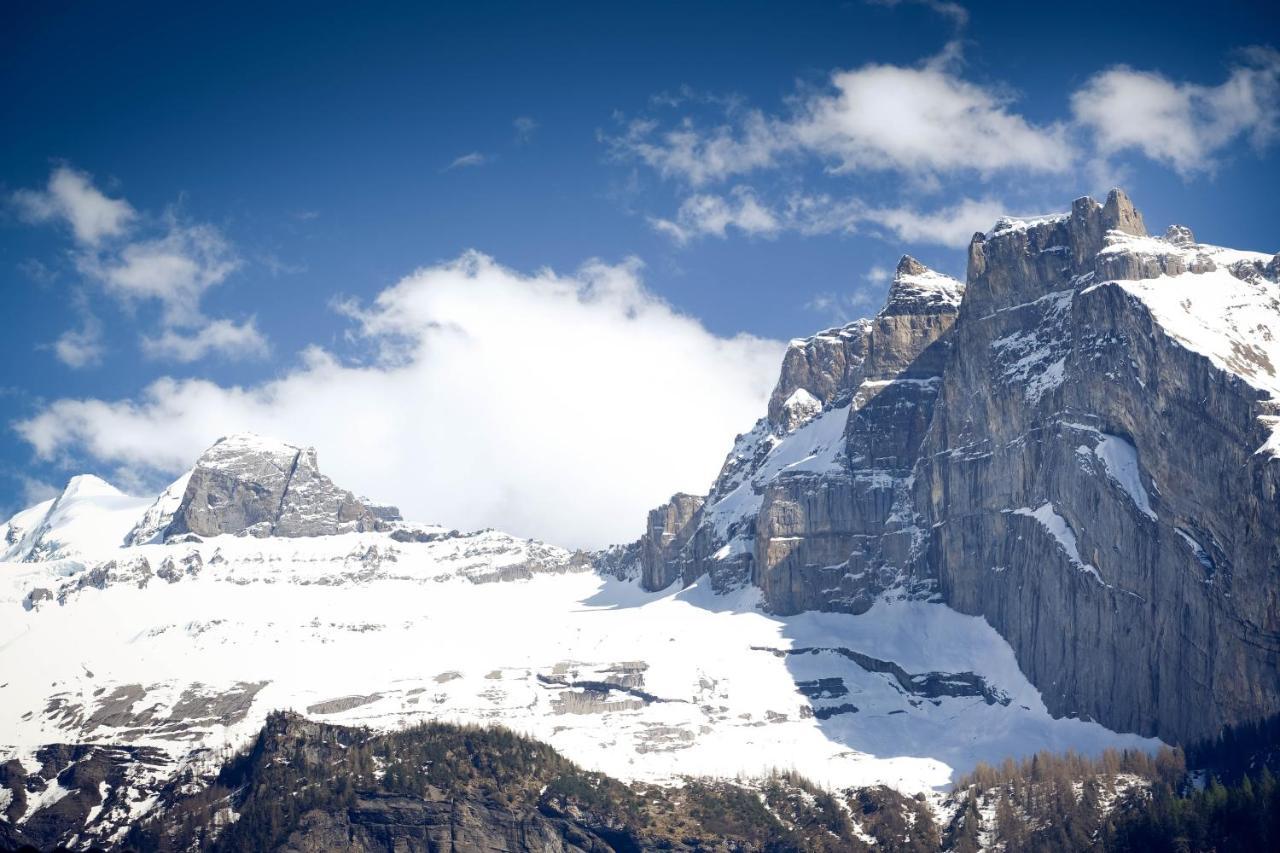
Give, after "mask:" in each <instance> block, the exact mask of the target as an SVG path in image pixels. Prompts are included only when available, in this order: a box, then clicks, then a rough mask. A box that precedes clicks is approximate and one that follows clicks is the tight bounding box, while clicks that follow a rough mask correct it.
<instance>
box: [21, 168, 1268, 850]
mask: <svg viewBox="0 0 1280 853" xmlns="http://www.w3.org/2000/svg"><path fill="white" fill-rule="evenodd" d="M1278 272H1280V261H1278V260H1277V259H1275V258H1269V257H1268V256H1265V255H1256V254H1251V253H1241V252H1233V251H1230V250H1225V249H1217V248H1213V247H1206V246H1201V245H1199V244H1196V243H1195V242H1194V239H1193V238H1192V237H1191V235H1190V232H1189V231H1187V230H1186V229H1173V230H1171V231H1170V232H1169V234H1168V235H1167V237H1166V238H1163V239H1157V238H1151V237H1147V236H1145V229H1143V228H1142V227H1141V218H1140V217H1139V216H1138V214H1137V212H1136V211H1135V210H1133V208H1132V206H1131V205H1129V204H1128V201H1127V199H1126V198H1125V197H1124V196H1123V194H1120V193H1118V192H1117V193H1113V194H1112V196H1111V197H1110V198H1108V200H1107V202H1106V203H1105V204H1098V203H1096V202H1094V201H1092V200H1090V199H1082V200H1080V201H1078V202H1076V204H1075V205H1074V206H1073V210H1072V212H1071V213H1069V214H1065V215H1063V216H1056V217H1046V218H1043V219H1040V220H1034V221H1027V220H1018V221H1014V220H1002V221H1001V222H1000V223H998V224H997V225H996V227H995V229H994V230H993V231H992V232H990V233H988V234H982V235H977V236H975V238H974V242H973V245H972V247H971V249H970V270H969V276H968V282H967V284H962V283H960V282H958V281H956V280H954V279H951V278H949V277H947V276H944V275H941V274H939V273H936V272H933V271H931V270H928V269H927V268H925V267H924V266H923V265H921V264H919V263H918V262H917V261H915V260H913V259H911V258H904V259H903V260H902V262H901V263H900V264H899V267H898V270H897V275H896V276H895V279H894V282H893V285H892V287H891V289H890V293H889V298H888V301H887V303H886V305H885V307H884V308H883V309H882V310H881V311H880V312H879V313H878V314H877V315H876V316H875V317H874V318H871V319H867V320H860V321H858V322H856V323H853V324H850V325H848V326H845V327H842V328H839V329H832V330H827V331H824V332H821V333H819V334H817V335H815V336H813V337H810V338H806V339H802V340H797V341H794V342H792V344H791V346H790V348H789V349H788V351H787V353H786V356H785V358H784V362H783V365H782V371H781V376H780V379H779V383H778V386H777V388H776V389H775V392H774V394H773V397H772V399H771V401H770V403H769V408H768V412H767V413H766V416H765V417H764V418H762V419H761V420H760V422H759V423H757V424H756V425H755V427H754V428H753V429H751V430H750V431H749V432H747V433H745V434H744V435H742V436H739V437H738V439H737V441H736V443H735V445H734V447H733V450H732V451H731V453H730V455H729V457H728V459H727V460H726V462H725V464H724V467H723V470H722V472H721V474H720V476H719V477H718V478H717V480H716V482H715V483H714V484H713V486H712V487H711V489H710V491H709V493H708V495H706V496H690V495H677V496H675V497H674V498H673V499H672V500H671V502H670V503H668V504H666V505H664V506H663V507H661V508H659V509H658V510H655V511H654V512H653V513H651V514H650V516H649V519H648V526H647V529H646V532H645V534H644V535H643V537H642V538H641V539H640V540H639V541H637V542H636V543H634V544H632V545H629V546H625V547H620V548H616V549H612V550H610V551H608V552H605V553H601V554H590V555H588V554H583V553H575V552H570V551H568V550H566V549H563V548H558V547H555V546H553V545H549V544H545V543H542V542H539V541H536V540H526V539H518V538H515V537H512V536H508V535H506V534H503V533H500V532H496V531H479V532H473V533H460V532H458V531H454V530H448V529H446V528H444V527H439V526H432V525H423V524H414V523H409V522H406V521H404V520H402V519H400V517H399V513H398V512H397V511H396V510H395V509H394V508H391V507H382V506H378V505H375V504H372V503H370V502H368V501H366V500H363V499H360V498H357V497H355V496H353V495H352V494H351V493H350V492H347V491H345V490H343V489H341V488H340V487H339V486H337V485H335V484H334V483H332V482H331V481H330V480H329V479H328V478H327V477H325V476H324V475H323V474H321V473H320V469H319V463H318V459H317V456H316V453H315V451H314V450H312V449H309V448H300V447H295V446H292V445H288V444H285V443H282V442H279V441H275V440H271V439H266V438H263V437H258V436H248V435H239V436H229V437H227V438H224V439H222V440H220V441H219V442H218V443H216V444H215V445H213V446H212V447H211V448H210V449H209V450H208V451H206V452H205V454H204V455H202V456H201V458H200V459H199V460H197V461H196V462H195V464H194V466H193V468H192V469H191V471H189V472H187V473H186V474H184V475H183V476H182V477H181V478H179V479H178V480H177V481H175V482H174V483H173V484H172V485H171V486H170V487H169V488H167V489H166V490H165V491H164V492H163V493H162V494H161V495H159V496H158V497H155V498H153V499H136V498H132V497H128V496H126V495H123V494H121V493H120V492H119V491H117V490H115V489H114V488H112V487H111V486H109V485H108V484H106V483H104V482H103V481H101V480H99V479H97V478H93V477H77V478H74V479H73V480H72V481H71V482H70V483H69V484H68V485H67V488H66V489H65V490H64V492H63V493H62V494H61V495H60V496H59V497H57V498H56V499H54V500H52V501H47V502H45V503H42V504H39V505H37V506H35V507H32V508H31V509H28V510H25V511H24V512H22V513H19V514H18V515H16V516H15V517H14V518H13V519H11V520H10V521H9V522H8V523H7V524H6V525H5V526H4V527H3V528H2V529H0V533H2V534H3V543H4V548H5V551H4V560H5V562H3V563H0V613H3V614H4V617H5V618H4V619H0V759H3V758H5V757H6V755H7V756H8V757H10V758H11V760H12V761H14V762H17V764H16V766H14V765H8V766H9V767H10V770H9V771H4V772H0V813H3V814H4V816H5V819H7V820H8V821H10V822H11V823H13V824H16V825H17V826H19V827H31V826H45V827H55V828H56V832H55V831H53V830H50V833H46V834H45V835H44V836H43V837H55V838H56V840H61V841H65V842H68V843H74V844H80V845H82V846H83V845H86V844H88V843H89V842H90V841H93V840H101V841H110V840H112V839H117V838H119V837H120V832H121V830H122V828H123V827H125V826H126V825H127V824H128V823H130V822H131V821H135V820H137V819H138V818H139V817H140V816H142V815H143V814H147V813H149V812H153V811H154V810H156V809H162V808H164V807H165V801H164V800H163V799H161V797H160V793H161V791H162V790H163V789H164V787H165V786H166V785H174V784H177V785H181V786H186V787H188V788H190V787H192V786H199V785H201V784H203V783H204V782H205V781H207V779H208V778H209V774H210V773H212V772H213V771H214V770H215V769H216V766H217V764H218V763H219V761H220V760H221V758H223V757H224V756H225V755H226V753H227V750H229V749H234V748H237V747H239V746H241V745H243V744H244V743H245V742H246V741H247V740H248V739H249V738H250V737H251V736H252V735H253V733H255V732H256V731H257V730H258V729H259V728H260V727H261V725H262V724H263V721H264V720H265V719H266V718H267V715H268V714H269V713H270V712H271V711H273V710H276V709H292V710H294V711H297V712H300V713H302V714H305V715H308V716H311V717H314V718H316V719H321V720H325V721H331V722H337V723H343V724H358V725H367V726H370V727H373V728H375V729H394V728H397V727H399V726H402V725H404V724H406V723H409V722H413V721H416V720H421V719H424V718H432V719H444V720H450V721H476V722H497V723H502V724H504V725H507V726H510V727H512V728H515V729H517V730H519V731H522V732H524V733H527V734H530V735H532V736H534V737H536V738H538V739H539V740H543V741H546V742H548V743H550V744H551V745H553V746H555V747H556V748H557V749H558V750H560V751H561V752H562V753H563V754H564V755H566V756H567V757H569V758H570V759H573V760H574V761H576V762H578V763H580V764H582V765H584V766H586V767H588V768H592V769H599V770H603V771H606V772H608V773H609V774H611V775H613V776H615V777H618V778H621V779H624V780H664V781H665V780H673V779H677V778H679V777H681V776H683V775H711V776H722V777H732V776H736V775H739V774H746V775H753V774H760V773H763V772H765V771H767V770H769V769H770V768H774V767H791V768H795V769H797V770H799V771H800V772H801V773H803V774H805V775H806V776H809V777H811V778H813V779H815V780H817V781H818V782H820V783H822V784H828V785H832V786H841V787H846V786H866V785H872V784H886V785H890V786H892V787H895V788H897V789H898V790H900V791H902V792H904V793H915V792H917V791H931V790H934V789H936V788H939V787H941V786H945V785H946V784H947V783H948V782H949V781H950V780H951V779H953V778H954V776H955V775H956V774H958V773H962V772H965V771H967V770H969V769H970V768H972V767H973V766H974V765H975V764H976V763H977V762H978V761H980V760H986V761H990V762H998V761H999V760H1001V759H1003V758H1005V757H1006V756H1021V755H1028V754H1030V753H1034V752H1036V751H1039V750H1042V749H1050V750H1065V749H1067V748H1075V749H1078V750H1081V751H1084V752H1087V753H1097V752H1099V751H1100V750H1102V749H1103V748H1105V747H1108V746H1120V747H1135V748H1153V747H1154V746H1155V745H1157V744H1158V741H1156V740H1154V739H1153V738H1152V737H1151V736H1152V735H1161V736H1164V737H1166V738H1180V737H1183V736H1186V735H1189V734H1193V733H1198V732H1203V731H1211V730H1214V729H1215V728H1216V727H1217V726H1218V725H1220V724H1221V723H1223V722H1231V721H1236V720H1241V719H1250V718H1252V717H1254V716H1258V715H1261V714H1264V713H1270V712H1274V711H1275V710H1277V708H1280V698H1278V697H1277V689H1278V688H1277V686H1276V685H1277V683H1278V680H1277V678H1276V672H1275V669H1276V667H1277V666H1278V665H1280V664H1278V663H1277V660H1278V656H1277V651H1276V649H1277V643H1278V642H1280V640H1278V639H1277V638H1280V625H1277V619H1280V617H1277V615H1276V614H1277V613H1278V612H1280V608H1277V607H1276V600H1277V588H1278V586H1280V585H1278V584H1277V583H1276V579H1275V577H1274V566H1275V564H1276V553H1275V548H1276V542H1277V541H1280V536H1277V535H1276V534H1277V532H1280V531H1278V529H1277V528H1280V521H1278V519H1280V509H1278V507H1277V504H1276V500H1275V496H1276V494H1277V492H1276V489H1275V485H1276V476H1277V468H1276V463H1275V461H1274V460H1275V458H1276V450H1275V448H1276V447H1280V442H1277V441H1276V440H1274V439H1273V438H1272V437H1271V436H1272V428H1273V427H1274V426H1275V425H1276V424H1277V423H1280V409H1277V407H1276V403H1275V402H1273V395H1274V394H1275V393H1276V392H1277V390H1280V389H1278V388H1277V387H1276V383H1277V381H1278V380H1276V378H1275V373H1274V369H1273V368H1272V365H1274V364H1277V363H1280V352H1275V351H1274V348H1275V346H1276V345H1275V344H1274V343H1273V337H1272V333H1271V330H1272V329H1274V328H1280V299H1278V297H1280V285H1277V281H1276V280H1277V274H1278ZM1267 679H1270V680H1269V681H1268V680H1267ZM1245 685H1249V686H1247V687H1246V686H1245ZM1172 691H1181V692H1182V693H1184V694H1185V695H1182V696H1172V695H1171V692H1172ZM1197 703H1198V704H1197ZM1095 720H1097V721H1101V722H1095ZM1103 723H1105V724H1107V725H1109V726H1110V728H1107V727H1104V725H1103ZM1118 732H1136V733H1128V734H1126V733H1118ZM3 766H6V765H2V764H0V767H3ZM19 770H20V771H21V772H18V771H19ZM86 780H88V781H86Z"/></svg>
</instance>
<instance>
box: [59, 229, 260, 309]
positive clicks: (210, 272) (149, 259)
mask: <svg viewBox="0 0 1280 853" xmlns="http://www.w3.org/2000/svg"><path fill="white" fill-rule="evenodd" d="M239 266H240V259H239V258H238V257H237V255H236V253H235V250H234V249H233V248H232V247H231V244H230V243H228V242H227V240H226V239H225V238H224V237H223V236H222V234H221V233H220V232H219V231H218V229H216V228H214V227H213V226H211V225H199V224H196V225H188V224H183V223H181V222H178V221H177V220H176V219H174V218H172V217H170V219H169V222H168V227H167V230H166V232H165V233H164V234H163V235H162V236H160V237H158V238H156V239H152V240H136V241H134V242H131V243H128V244H126V245H125V246H123V247H122V248H120V249H119V250H118V251H116V252H111V253H109V254H103V253H95V254H92V255H86V256H84V257H83V258H82V259H81V262H80V269H81V271H82V272H84V273H86V274H88V275H90V276H92V277H94V278H96V279H98V280H99V281H101V282H102V284H103V285H104V286H105V287H106V289H107V291H108V292H109V293H112V294H114V295H116V296H118V297H120V298H121V299H123V300H124V301H126V302H138V301H148V300H155V301H157V302H159V303H160V305H161V307H162V309H163V313H164V317H163V320H164V323H165V324H166V325H169V326H183V327H187V326H197V325H200V324H201V323H202V322H204V318H203V316H202V315H201V313H200V300H201V298H202V297H203V296H204V292H205V291H206V290H208V289H209V288H211V287H213V286H215V285H218V284H221V283H222V282H223V281H225V280H226V279H227V276H229V275H231V273H233V272H235V270H236V269H238V268H239Z"/></svg>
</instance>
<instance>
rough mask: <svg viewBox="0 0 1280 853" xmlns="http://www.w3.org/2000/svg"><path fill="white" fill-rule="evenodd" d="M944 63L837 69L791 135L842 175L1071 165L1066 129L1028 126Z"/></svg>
mask: <svg viewBox="0 0 1280 853" xmlns="http://www.w3.org/2000/svg"><path fill="white" fill-rule="evenodd" d="M946 65H947V63H945V62H930V63H928V64H926V65H925V66H923V67H919V68H908V67H902V66H896V65H866V66H863V67H862V68H859V69H857V70H854V71H840V72H837V73H835V74H834V75H832V78H831V82H832V86H833V87H834V89H835V92H834V93H831V94H824V95H819V96H815V97H813V98H810V99H809V100H808V101H807V102H806V103H805V105H804V108H803V109H802V111H801V114H800V115H799V116H798V117H796V118H795V119H793V120H792V122H791V126H790V132H791V133H792V134H794V136H795V138H796V139H797V141H798V144H800V145H801V146H803V147H804V148H805V149H807V150H811V151H814V152H816V153H818V154H820V155H824V156H825V157H827V158H829V159H830V160H831V161H832V162H833V163H834V168H835V169H836V170H837V171H841V172H853V171H862V170H895V171H899V172H904V173H907V174H909V175H913V176H928V175H933V174H938V173H948V172H957V171H962V170H973V171H976V172H978V173H980V174H983V175H991V174H994V173H996V172H1004V171H1014V170H1025V171H1029V172H1062V171H1065V170H1066V169H1068V168H1069V167H1070V166H1071V164H1072V162H1073V160H1074V159H1075V152H1074V150H1073V149H1072V147H1071V145H1070V144H1069V143H1068V141H1067V139H1066V130H1065V128H1064V127H1062V126H1061V125H1056V124H1055V125H1049V126H1038V125H1035V124H1032V123H1031V122H1029V121H1027V120H1026V119H1025V118H1023V117H1022V116H1020V115H1018V114H1016V113H1014V112H1012V111H1011V110H1010V109H1009V105H1010V99H1009V98H1008V97H1007V96H1004V95H1002V94H1001V93H999V92H997V91H995V90H993V89H990V88H985V87H983V86H979V85H977V84H976V83H971V82H969V81H966V80H963V79H961V78H959V77H957V76H955V75H954V74H952V73H951V72H950V70H948V68H947V67H946Z"/></svg>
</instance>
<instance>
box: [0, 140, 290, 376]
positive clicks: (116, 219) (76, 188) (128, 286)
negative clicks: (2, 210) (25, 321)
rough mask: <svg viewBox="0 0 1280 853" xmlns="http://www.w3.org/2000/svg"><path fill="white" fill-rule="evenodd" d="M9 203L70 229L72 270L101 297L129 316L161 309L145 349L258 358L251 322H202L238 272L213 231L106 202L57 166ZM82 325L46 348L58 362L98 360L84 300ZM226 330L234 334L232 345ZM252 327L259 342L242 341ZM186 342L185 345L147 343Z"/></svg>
mask: <svg viewBox="0 0 1280 853" xmlns="http://www.w3.org/2000/svg"><path fill="white" fill-rule="evenodd" d="M12 202H13V204H14V205H15V206H17V208H18V210H19V212H20V213H21V214H22V215H23V217H24V218H25V219H27V220H28V221H30V222H36V223H56V224H65V225H67V226H69V228H70V231H71V234H72V238H73V242H74V244H75V248H74V251H73V252H72V257H73V259H74V264H75V269H76V271H77V272H78V273H79V274H80V275H81V276H83V277H84V278H85V279H87V280H89V281H92V282H95V283H96V284H98V285H99V286H100V287H101V288H102V292H103V293H105V294H106V295H107V296H110V297H112V298H114V299H115V300H117V301H118V302H119V303H121V304H122V305H124V306H125V307H126V308H128V309H129V310H135V309H136V308H138V307H139V306H142V305H156V306H158V307H159V309H160V317H159V322H160V327H161V328H160V334H159V335H158V336H154V337H152V338H144V341H143V344H144V349H146V350H147V351H148V352H152V353H167V354H169V355H171V356H173V357H176V358H179V359H180V360H191V359H190V358H187V356H188V355H190V354H192V353H197V354H198V355H201V356H202V355H206V354H210V353H219V354H222V355H226V356H231V357H236V358H242V357H246V356H253V355H256V354H260V353H263V352H265V348H266V343H265V339H264V338H262V337H261V334H260V333H258V332H257V330H256V327H254V326H253V323H252V321H250V322H248V323H242V324H239V325H236V324H234V323H231V322H230V321H228V320H218V319H210V318H208V317H206V316H205V314H204V312H203V310H202V307H201V303H202V301H203V298H204V295H205V293H206V292H207V291H208V290H209V289H211V288H213V287H216V286H218V285H220V284H222V283H223V282H225V281H226V280H227V278H228V277H230V276H231V275H232V274H233V273H234V272H236V271H237V270H238V269H240V267H241V266H242V262H241V259H240V257H239V254H238V253H237V252H236V250H235V247H234V246H232V245H231V243H230V241H228V240H227V239H226V237H225V236H223V234H222V232H221V231H220V230H218V229H217V228H216V227H214V226H212V225H209V224H205V223H198V222H190V221H187V220H185V219H183V218H182V217H181V216H180V215H179V214H178V213H177V212H175V211H173V210H170V211H168V212H166V213H165V214H164V215H162V216H161V217H159V218H158V219H148V218H144V217H142V216H141V215H140V214H139V213H138V212H137V211H136V210H135V209H134V207H133V206H132V205H130V204H129V202H127V201H126V200H124V199H123V198H108V197H107V196H106V195H105V194H104V193H103V192H102V191H101V190H99V189H98V188H97V187H96V186H94V184H93V182H92V179H91V178H90V177H89V176H88V174H86V173H85V172H81V171H78V170H76V169H74V168H72V167H70V166H67V165H63V166H58V167H56V168H55V169H54V171H53V173H52V174H51V175H50V178H49V183H48V186H47V188H46V189H44V190H19V191H17V192H15V193H14V194H13V196H12ZM78 305H79V307H78V308H77V311H78V312H79V313H80V314H81V315H82V323H81V326H80V327H79V328H77V329H73V330H71V331H68V332H66V333H64V334H63V335H62V336H61V337H60V338H59V339H58V341H57V342H56V343H55V344H54V345H53V350H54V354H55V355H56V356H57V357H58V358H59V359H60V360H61V361H63V362H64V363H65V364H68V365H70V366H73V367H84V366H89V365H92V364H96V363H97V362H98V361H99V360H100V358H101V355H102V344H101V341H102V333H103V330H102V325H101V322H100V321H99V320H98V319H97V318H96V317H94V315H92V314H91V313H89V312H88V310H87V308H86V307H85V306H84V304H83V302H80V303H78ZM229 328H235V329H239V330H241V336H240V337H239V338H238V339H237V338H235V336H233V335H230V334H228V329H229ZM249 329H252V330H253V332H254V334H255V335H256V336H257V338H258V341H257V343H256V344H254V345H247V344H249V343H252V342H250V341H249V338H248V335H247V331H246V330H249ZM178 340H186V341H192V342H194V343H192V344H190V345H187V346H180V345H178V344H173V345H171V346H170V345H167V344H166V345H161V346H158V347H157V346H156V345H154V343H152V342H153V341H161V342H171V341H178Z"/></svg>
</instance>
